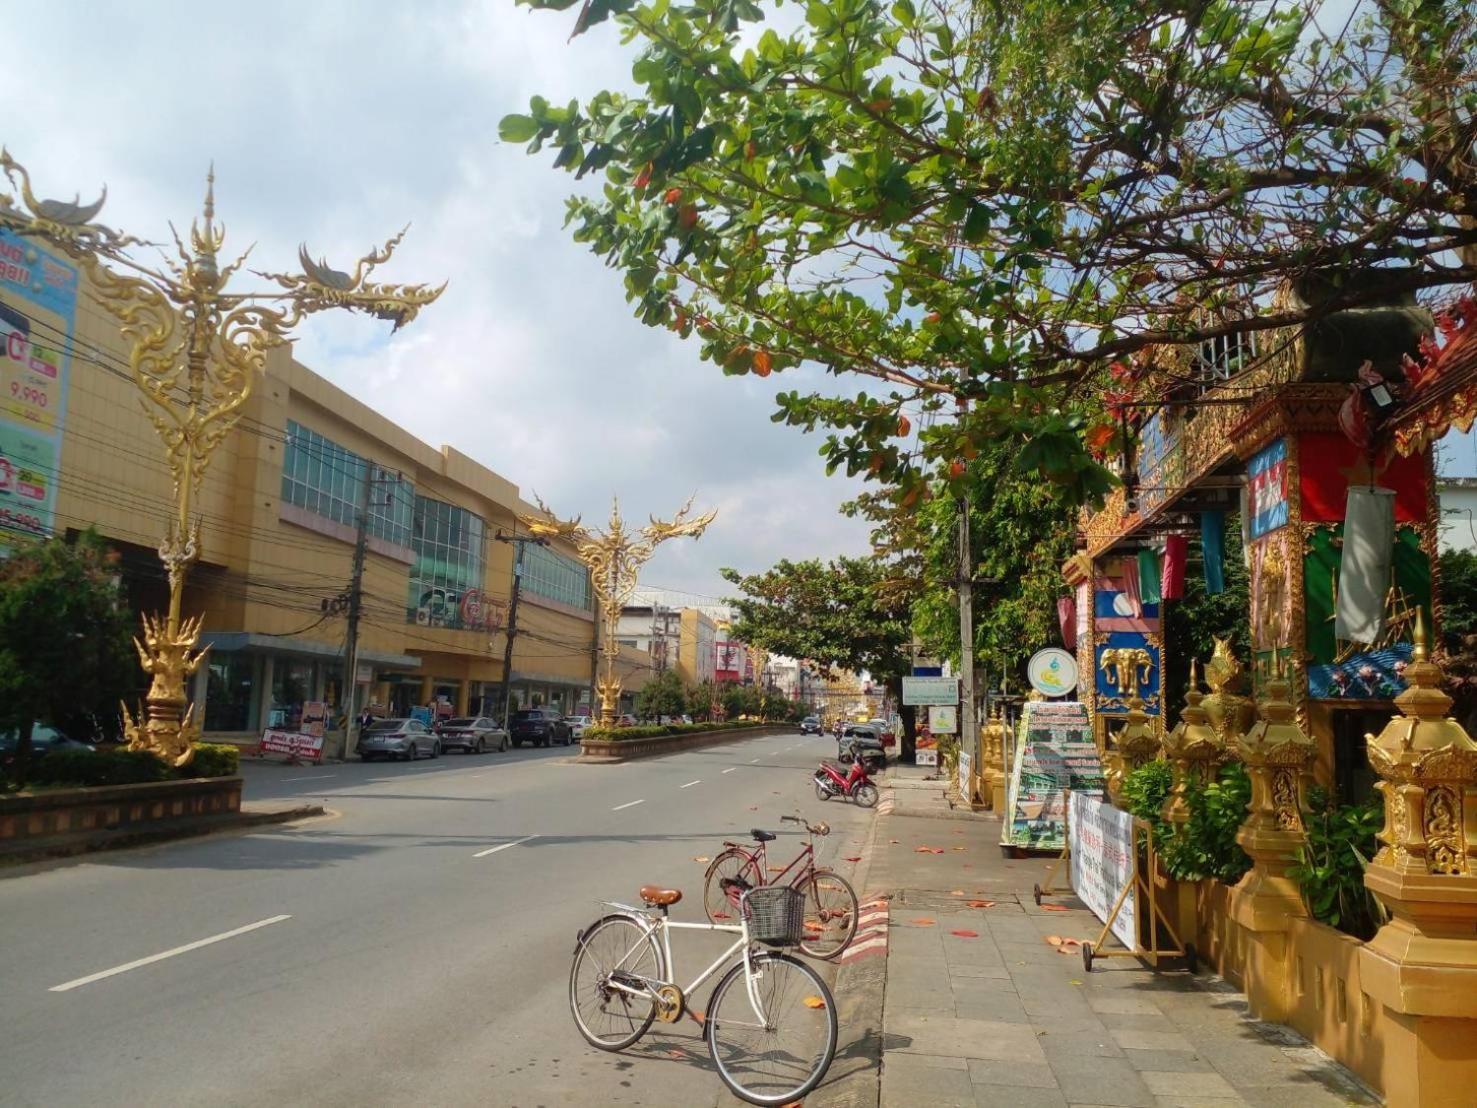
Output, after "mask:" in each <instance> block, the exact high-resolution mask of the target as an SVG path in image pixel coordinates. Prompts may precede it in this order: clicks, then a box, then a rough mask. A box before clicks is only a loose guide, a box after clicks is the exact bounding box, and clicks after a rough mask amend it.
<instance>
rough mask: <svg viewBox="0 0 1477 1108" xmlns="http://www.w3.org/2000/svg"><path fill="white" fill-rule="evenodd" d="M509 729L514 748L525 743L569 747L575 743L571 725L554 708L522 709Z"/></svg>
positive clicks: (514, 715) (515, 715) (514, 717)
mask: <svg viewBox="0 0 1477 1108" xmlns="http://www.w3.org/2000/svg"><path fill="white" fill-rule="evenodd" d="M508 729H509V730H510V731H511V732H512V739H513V745H514V746H522V745H523V744H524V743H532V744H533V745H534V746H549V745H551V744H552V743H559V744H561V745H563V746H568V745H569V744H570V743H571V742H573V741H574V739H573V737H572V734H571V731H570V727H569V724H567V723H566V722H564V717H563V716H561V715H560V714H559V713H558V712H556V711H555V710H554V709H553V708H520V709H519V710H518V711H516V712H514V713H513V718H512V720H511V721H510V723H509V728H508Z"/></svg>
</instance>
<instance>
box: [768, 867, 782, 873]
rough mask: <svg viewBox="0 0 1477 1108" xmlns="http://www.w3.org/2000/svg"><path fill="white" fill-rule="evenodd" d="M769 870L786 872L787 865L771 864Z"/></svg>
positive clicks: (771, 871)
mask: <svg viewBox="0 0 1477 1108" xmlns="http://www.w3.org/2000/svg"><path fill="white" fill-rule="evenodd" d="M769 872H770V873H784V872H785V867H784V866H770V867H769Z"/></svg>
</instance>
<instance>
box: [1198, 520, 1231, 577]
mask: <svg viewBox="0 0 1477 1108" xmlns="http://www.w3.org/2000/svg"><path fill="white" fill-rule="evenodd" d="M1225 531H1226V514H1225V513H1224V512H1201V513H1200V546H1201V549H1202V555H1203V557H1204V559H1205V591H1206V592H1207V593H1209V594H1210V595H1211V596H1214V595H1216V594H1217V593H1221V592H1225V591H1226V576H1225V569H1224V566H1225V556H1226V552H1225V545H1226V535H1225Z"/></svg>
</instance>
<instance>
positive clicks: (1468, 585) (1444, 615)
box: [1439, 550, 1477, 650]
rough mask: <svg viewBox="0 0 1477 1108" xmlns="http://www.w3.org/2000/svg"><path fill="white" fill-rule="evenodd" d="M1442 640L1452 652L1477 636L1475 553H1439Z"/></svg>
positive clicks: (1476, 565) (1467, 551) (1466, 551)
mask: <svg viewBox="0 0 1477 1108" xmlns="http://www.w3.org/2000/svg"><path fill="white" fill-rule="evenodd" d="M1439 572H1440V580H1441V637H1442V640H1443V641H1444V642H1445V643H1446V646H1447V649H1449V650H1455V649H1458V648H1459V647H1460V645H1461V641H1462V640H1463V639H1464V638H1466V637H1467V636H1468V635H1474V634H1477V552H1473V551H1471V550H1445V551H1442V553H1441V565H1440V570H1439Z"/></svg>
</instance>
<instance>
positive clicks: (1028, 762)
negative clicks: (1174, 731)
mask: <svg viewBox="0 0 1477 1108" xmlns="http://www.w3.org/2000/svg"><path fill="white" fill-rule="evenodd" d="M1069 791H1070V792H1074V793H1075V792H1085V793H1088V794H1090V795H1092V796H1095V797H1100V796H1102V793H1103V765H1102V762H1101V761H1100V760H1099V758H1098V752H1097V745H1096V744H1095V743H1094V742H1093V741H1092V724H1091V722H1090V721H1089V720H1088V718H1087V705H1085V704H1082V703H1079V702H1077V701H1046V700H1043V701H1028V702H1027V703H1026V705H1025V711H1024V713H1023V714H1022V716H1021V720H1020V724H1019V725H1018V727H1017V731H1016V743H1015V752H1014V757H1013V758H1012V760H1011V773H1010V794H1009V801H1008V803H1007V805H1006V812H1007V818H1006V820H1005V823H1004V826H1003V828H1002V830H1001V838H1000V841H1001V843H1002V844H1003V845H1005V846H1016V847H1022V848H1024V849H1027V850H1061V849H1062V847H1063V846H1065V845H1066V843H1067V793H1068V792H1069Z"/></svg>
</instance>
